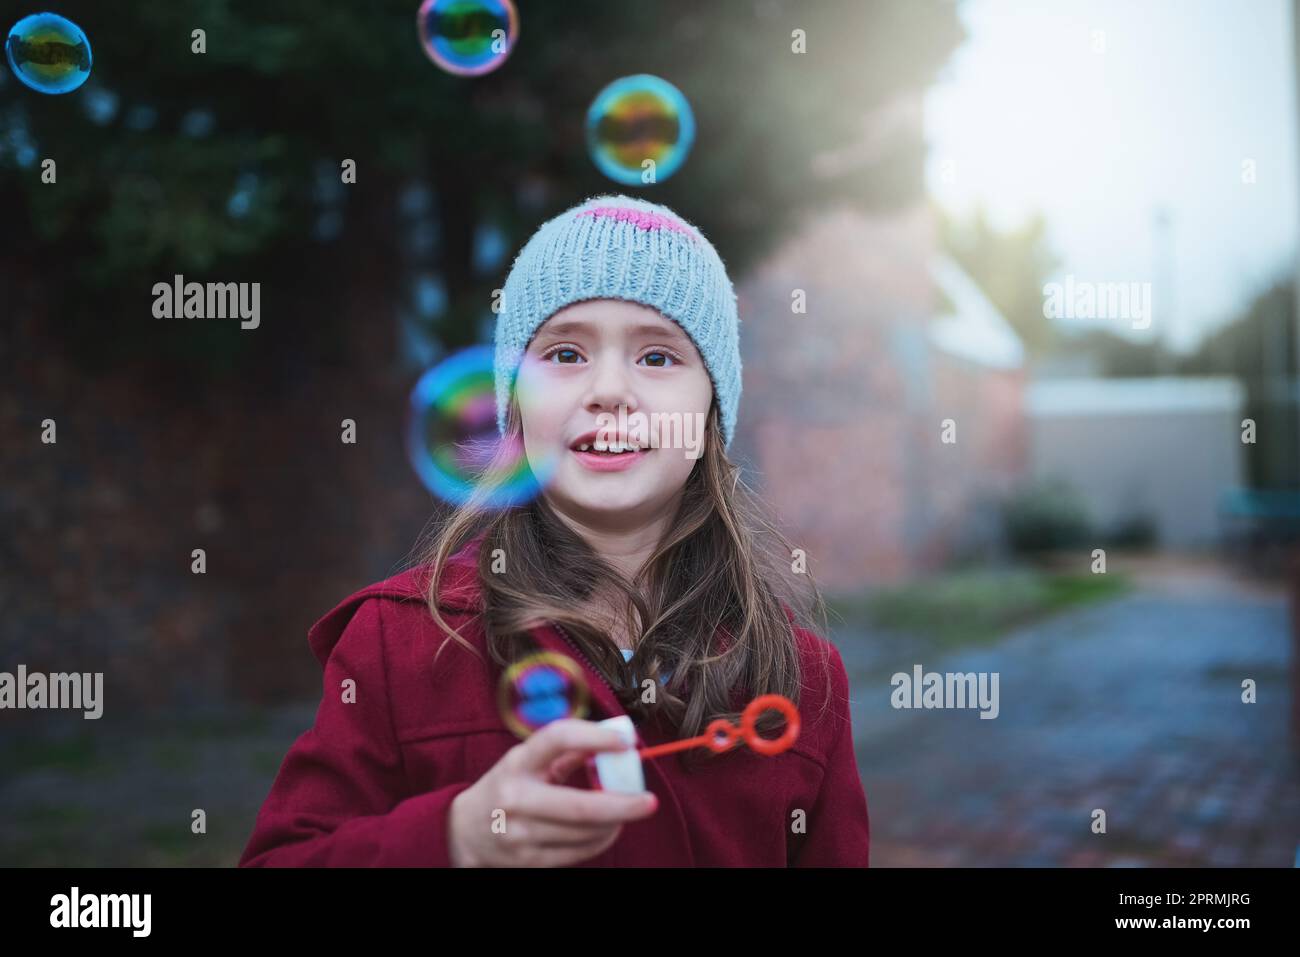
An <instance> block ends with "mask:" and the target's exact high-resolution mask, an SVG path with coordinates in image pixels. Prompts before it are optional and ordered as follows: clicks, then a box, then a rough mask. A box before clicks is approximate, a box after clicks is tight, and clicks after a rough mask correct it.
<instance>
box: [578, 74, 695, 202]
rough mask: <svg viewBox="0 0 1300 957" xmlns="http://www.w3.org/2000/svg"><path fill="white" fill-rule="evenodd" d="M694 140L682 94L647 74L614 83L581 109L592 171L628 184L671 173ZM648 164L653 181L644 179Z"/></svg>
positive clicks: (690, 115)
mask: <svg viewBox="0 0 1300 957" xmlns="http://www.w3.org/2000/svg"><path fill="white" fill-rule="evenodd" d="M694 141H695V114H694V113H693V112H692V111H691V105H690V103H688V102H687V100H686V97H685V96H683V95H682V91H681V90H679V89H677V87H675V86H673V85H672V84H671V83H669V82H668V81H667V80H664V79H661V78H660V77H657V76H652V75H650V74H648V73H639V74H637V75H635V76H625V77H623V78H621V79H618V80H615V81H614V82H613V83H611V84H609V86H607V87H605V88H604V89H603V90H601V91H600V93H599V94H597V95H596V99H595V100H593V101H592V104H591V107H590V109H588V110H587V150H588V152H589V153H590V154H591V159H592V162H594V163H595V164H596V167H597V168H598V169H599V170H600V171H601V172H602V173H604V174H605V175H606V176H608V177H609V178H610V179H612V180H614V181H615V182H618V183H623V184H624V185H628V186H636V185H641V184H644V183H646V182H661V181H663V180H665V179H667V178H668V177H669V176H672V175H673V173H675V172H677V170H678V168H679V167H680V166H681V165H682V163H683V162H685V160H686V156H687V154H688V153H689V152H690V151H691V144H692V143H693V142H694ZM647 160H650V161H652V163H653V167H652V168H653V177H652V178H649V179H647V176H646V170H647V169H648V168H650V167H649V166H648V164H647V163H646V161H647Z"/></svg>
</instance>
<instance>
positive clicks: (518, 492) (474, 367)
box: [406, 346, 557, 508]
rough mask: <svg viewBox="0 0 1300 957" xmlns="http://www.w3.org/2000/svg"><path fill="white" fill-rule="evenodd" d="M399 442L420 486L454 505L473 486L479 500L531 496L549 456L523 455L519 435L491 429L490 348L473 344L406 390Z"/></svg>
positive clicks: (495, 504) (548, 470)
mask: <svg viewBox="0 0 1300 957" xmlns="http://www.w3.org/2000/svg"><path fill="white" fill-rule="evenodd" d="M407 415H408V420H407V428H406V449H407V455H408V456H409V458H410V460H411V465H412V466H413V467H414V468H415V471H416V474H417V475H419V477H420V480H421V481H422V482H423V483H424V485H425V487H426V488H427V489H428V490H429V491H430V492H432V493H433V494H435V495H437V496H438V497H439V498H441V499H443V500H444V501H446V502H451V503H453V504H456V505H460V504H464V503H465V502H467V501H469V499H470V497H471V496H474V495H475V493H476V492H477V493H478V501H479V502H480V503H481V505H482V506H483V507H484V508H508V507H510V506H513V505H522V504H525V503H527V502H530V501H532V500H533V499H534V498H536V497H537V495H538V494H539V493H540V492H541V490H542V488H543V487H544V486H545V485H546V483H547V482H548V481H549V479H550V478H551V477H552V476H553V475H554V472H555V466H556V464H557V462H556V456H555V455H551V456H548V457H547V458H545V459H540V458H539V459H538V460H537V461H535V462H530V461H529V459H528V457H527V456H526V455H525V454H524V447H523V440H522V438H521V437H520V436H514V437H508V436H507V437H503V436H501V435H500V434H499V433H498V431H497V419H496V392H495V378H494V350H493V348H492V347H491V346H473V347H471V348H469V349H465V350H463V351H461V352H458V353H455V354H454V355H452V356H450V357H448V358H447V359H444V360H443V361H442V362H440V363H439V364H438V365H436V366H434V367H433V368H432V369H430V370H429V371H428V372H426V373H425V374H424V375H423V376H421V377H420V381H419V382H417V383H416V385H415V388H414V389H412V390H411V401H410V405H409V407H408V410H407Z"/></svg>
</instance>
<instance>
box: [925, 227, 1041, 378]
mask: <svg viewBox="0 0 1300 957" xmlns="http://www.w3.org/2000/svg"><path fill="white" fill-rule="evenodd" d="M936 211H937V217H938V224H939V231H940V237H941V243H942V245H943V248H944V249H946V250H947V251H948V252H949V253H950V254H951V255H952V256H953V258H954V259H956V260H957V261H958V262H959V263H961V265H962V268H964V269H965V270H966V272H967V273H969V274H970V276H971V278H972V279H974V280H975V282H976V283H978V284H979V287H980V288H981V289H982V290H983V291H984V294H985V295H986V296H988V297H989V300H990V301H991V302H992V303H993V304H994V305H995V306H997V307H998V309H999V310H1000V311H1001V312H1002V314H1003V315H1004V316H1005V317H1006V319H1007V321H1008V322H1009V323H1011V325H1012V327H1013V328H1014V329H1015V330H1016V333H1017V334H1018V335H1019V336H1020V338H1021V340H1022V341H1023V342H1024V345H1025V350H1026V352H1027V353H1028V354H1029V356H1030V357H1031V358H1037V357H1040V356H1042V355H1043V354H1044V353H1045V352H1047V351H1048V350H1049V349H1050V348H1051V347H1052V346H1053V344H1054V343H1055V341H1056V337H1057V330H1056V328H1055V327H1054V326H1053V325H1052V322H1051V320H1049V319H1048V318H1046V317H1045V316H1044V315H1043V286H1044V285H1045V284H1046V282H1047V279H1048V277H1049V276H1050V275H1051V273H1052V270H1053V269H1055V268H1056V265H1057V259H1056V256H1055V254H1054V253H1053V252H1052V250H1051V248H1050V247H1049V245H1048V242H1047V223H1046V221H1045V220H1044V219H1043V217H1042V215H1041V214H1035V215H1034V216H1032V217H1030V218H1029V219H1028V220H1026V221H1025V222H1024V223H1023V224H1022V225H1020V226H1018V227H1016V228H1014V229H1009V230H1005V231H1004V230H999V229H997V228H995V227H994V226H993V224H992V223H990V222H989V219H988V215H987V213H986V212H985V210H984V208H983V206H979V207H977V208H976V209H975V211H974V212H973V213H972V214H971V216H970V217H969V218H967V219H964V220H963V219H957V218H954V217H953V216H951V215H949V214H948V213H946V212H944V210H943V209H941V208H938V207H936Z"/></svg>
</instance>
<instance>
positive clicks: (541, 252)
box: [495, 195, 740, 447]
mask: <svg viewBox="0 0 1300 957" xmlns="http://www.w3.org/2000/svg"><path fill="white" fill-rule="evenodd" d="M585 299H626V300H628V301H630V302H639V303H642V304H643V305H647V306H651V307H653V308H655V309H658V310H659V312H661V313H662V314H663V315H664V316H666V317H667V318H669V319H671V320H673V321H674V322H676V323H677V324H678V325H679V326H681V327H682V329H683V330H685V332H686V334H687V335H689V336H690V337H691V340H692V341H693V342H694V343H695V347H696V348H697V349H698V350H699V352H700V356H701V357H702V358H703V359H704V364H705V366H706V367H707V369H708V372H709V378H710V379H712V380H713V394H714V396H715V398H716V399H717V402H718V411H719V413H720V419H721V422H722V434H723V444H724V447H725V446H729V445H730V444H731V439H732V436H733V435H734V433H735V430H736V408H737V406H738V405H739V404H740V334H739V326H738V323H739V318H738V316H737V313H736V293H735V290H734V289H733V288H732V285H731V280H730V279H729V278H727V270H726V267H725V266H724V265H723V263H722V259H721V257H719V256H718V252H717V250H716V249H714V248H713V246H712V244H711V243H710V242H709V241H708V240H707V239H705V238H704V235H703V234H702V233H701V232H700V231H699V230H698V229H696V228H695V227H694V226H692V225H691V224H690V223H688V222H686V220H684V219H682V218H681V217H680V216H678V215H677V214H676V213H674V212H673V211H672V210H670V209H669V208H668V207H666V206H661V205H659V204H657V203H652V202H649V201H648V200H643V199H636V198H634V197H631V196H621V195H618V196H596V197H593V198H592V199H589V200H587V201H586V202H584V203H580V204H579V205H577V206H574V207H572V208H571V209H568V210H566V211H565V212H563V213H561V214H560V215H558V216H556V217H555V218H553V219H550V220H548V221H547V222H545V223H543V224H542V225H541V226H540V227H539V228H538V230H537V232H535V233H534V234H533V235H532V238H530V239H529V240H528V242H527V243H525V244H524V248H523V249H522V250H520V252H519V255H518V256H517V257H515V261H514V264H513V265H512V266H511V267H510V274H509V275H508V276H507V277H506V284H505V288H504V290H503V293H502V300H503V301H502V304H501V311H500V312H499V313H498V314H497V327H496V363H495V372H496V400H497V428H498V429H499V430H500V432H501V434H502V435H504V434H505V430H506V410H507V409H508V408H509V404H510V390H511V389H512V388H513V387H514V379H515V374H516V373H517V372H518V371H519V365H520V363H521V362H522V361H523V357H524V352H525V351H526V350H527V348H528V344H529V343H530V342H531V341H532V338H533V334H534V333H536V332H537V329H538V328H539V327H540V326H541V325H542V323H544V322H545V321H546V320H547V319H549V318H550V317H551V316H552V315H554V314H555V313H556V312H557V311H558V310H560V309H562V308H564V307H565V306H568V305H571V304H572V303H575V302H581V301H582V300H585Z"/></svg>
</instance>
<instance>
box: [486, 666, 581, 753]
mask: <svg viewBox="0 0 1300 957" xmlns="http://www.w3.org/2000/svg"><path fill="white" fill-rule="evenodd" d="M589 698H590V694H589V692H588V689H587V682H586V680H585V679H584V678H583V676H582V669H581V668H579V667H578V665H577V663H576V662H575V661H574V660H573V659H572V658H567V657H565V656H564V655H559V654H555V653H554V652H550V651H539V652H537V653H536V654H532V655H529V656H528V657H526V658H521V659H520V660H519V661H516V662H515V663H514V664H512V665H511V666H510V667H509V668H507V669H506V670H505V671H504V672H502V674H501V684H500V687H499V691H498V696H497V699H498V700H497V704H498V707H499V708H500V710H501V720H503V721H504V722H505V723H506V725H507V726H508V727H509V728H510V730H511V731H513V732H514V733H515V734H517V735H519V737H521V738H526V737H528V736H529V735H530V734H532V733H533V732H534V731H537V730H538V729H539V728H541V727H543V726H544V725H547V724H550V723H551V722H552V721H558V720H559V719H560V718H585V717H586V716H587V710H588V701H589Z"/></svg>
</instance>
